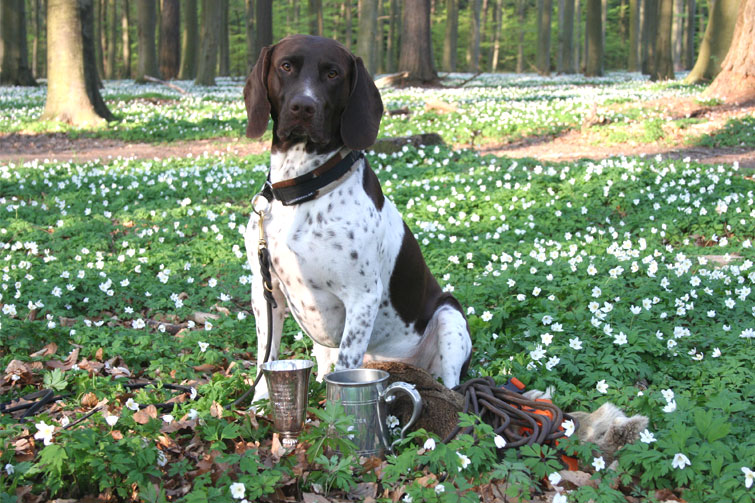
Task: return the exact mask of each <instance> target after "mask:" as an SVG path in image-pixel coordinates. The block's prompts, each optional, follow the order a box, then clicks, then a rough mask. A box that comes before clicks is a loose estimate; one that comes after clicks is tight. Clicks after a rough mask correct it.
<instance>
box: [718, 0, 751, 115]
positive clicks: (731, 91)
mask: <svg viewBox="0 0 755 503" xmlns="http://www.w3.org/2000/svg"><path fill="white" fill-rule="evenodd" d="M707 93H708V94H710V95H714V96H720V97H722V98H724V99H725V100H726V101H729V102H746V101H750V100H755V0H743V1H742V4H741V5H740V6H739V14H738V15H737V23H736V26H735V27H734V34H733V36H732V39H731V45H730V47H729V52H728V54H727V55H726V59H724V62H723V64H722V65H721V72H720V73H719V74H718V75H717V76H716V79H715V80H714V81H713V83H712V84H711V85H710V87H709V88H708V90H707Z"/></svg>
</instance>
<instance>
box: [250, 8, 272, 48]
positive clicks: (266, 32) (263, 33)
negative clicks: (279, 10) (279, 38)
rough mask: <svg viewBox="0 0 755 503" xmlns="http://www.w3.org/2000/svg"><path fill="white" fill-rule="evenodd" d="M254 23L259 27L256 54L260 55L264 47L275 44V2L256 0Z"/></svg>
mask: <svg viewBox="0 0 755 503" xmlns="http://www.w3.org/2000/svg"><path fill="white" fill-rule="evenodd" d="M256 3H257V4H256V6H255V7H256V8H255V11H254V21H255V23H256V27H257V39H256V42H255V45H256V51H255V52H256V53H257V55H259V53H260V51H261V50H262V48H263V47H267V46H268V45H272V43H273V0H256Z"/></svg>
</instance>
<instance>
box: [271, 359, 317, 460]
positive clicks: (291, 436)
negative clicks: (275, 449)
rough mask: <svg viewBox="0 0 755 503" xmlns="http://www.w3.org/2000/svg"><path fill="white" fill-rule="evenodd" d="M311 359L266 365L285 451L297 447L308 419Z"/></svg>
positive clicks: (274, 420) (276, 422)
mask: <svg viewBox="0 0 755 503" xmlns="http://www.w3.org/2000/svg"><path fill="white" fill-rule="evenodd" d="M313 366H314V362H312V361H310V360H276V361H272V362H267V363H264V364H262V373H263V374H265V379H266V380H267V389H268V391H269V393H270V409H271V411H272V414H273V425H274V426H275V429H276V430H277V431H278V433H279V434H280V436H281V444H282V445H283V447H285V448H291V447H294V446H296V443H297V442H298V439H297V437H298V436H299V433H301V430H302V427H303V426H304V420H305V418H306V416H307V390H308V389H309V374H310V373H311V371H312V367H313Z"/></svg>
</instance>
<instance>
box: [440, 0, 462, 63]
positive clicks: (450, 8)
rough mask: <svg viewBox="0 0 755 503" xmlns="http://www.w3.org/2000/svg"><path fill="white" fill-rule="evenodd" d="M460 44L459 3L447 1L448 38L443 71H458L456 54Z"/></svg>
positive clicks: (445, 41)
mask: <svg viewBox="0 0 755 503" xmlns="http://www.w3.org/2000/svg"><path fill="white" fill-rule="evenodd" d="M458 44H459V3H458V1H457V0H446V37H445V38H444V40H443V69H444V70H445V71H447V72H455V71H456V52H457V48H458Z"/></svg>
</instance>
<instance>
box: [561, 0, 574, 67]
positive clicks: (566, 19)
mask: <svg viewBox="0 0 755 503" xmlns="http://www.w3.org/2000/svg"><path fill="white" fill-rule="evenodd" d="M563 6H564V12H563V27H562V34H561V46H560V49H561V55H560V57H559V61H561V68H560V69H559V72H562V73H576V71H577V69H576V65H575V64H574V51H573V50H572V48H573V47H574V0H564V4H563Z"/></svg>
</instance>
